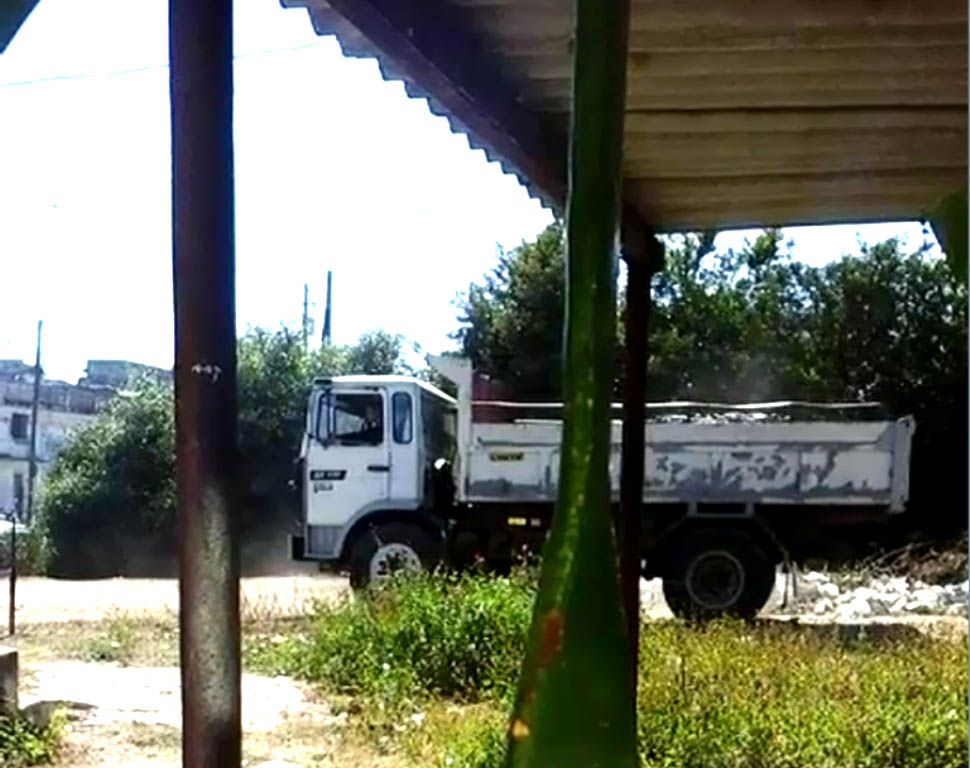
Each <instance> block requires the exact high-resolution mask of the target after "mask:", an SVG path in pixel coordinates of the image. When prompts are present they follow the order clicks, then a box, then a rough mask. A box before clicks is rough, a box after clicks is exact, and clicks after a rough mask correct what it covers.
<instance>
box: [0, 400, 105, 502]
mask: <svg viewBox="0 0 970 768" xmlns="http://www.w3.org/2000/svg"><path fill="white" fill-rule="evenodd" d="M93 418H94V413H93V411H92V412H91V413H75V412H71V411H60V410H53V409H50V408H40V409H38V411H37V481H36V483H35V493H36V490H37V489H38V488H39V487H40V484H41V483H42V482H43V475H44V472H45V471H46V470H47V468H48V467H49V466H50V463H51V461H52V460H53V459H54V456H56V455H57V451H58V449H59V448H60V447H61V445H62V444H63V442H64V440H65V439H66V438H67V436H68V434H69V433H70V431H71V430H72V429H74V428H76V427H78V426H80V425H82V424H85V423H87V422H89V421H90V420H91V419H93ZM29 455H30V404H29V403H28V404H15V405H11V404H7V403H3V404H0V512H2V513H9V512H10V511H12V510H17V511H19V512H20V513H21V515H23V513H24V510H26V507H27V475H28V467H29Z"/></svg>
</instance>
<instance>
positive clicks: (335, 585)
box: [0, 574, 967, 768]
mask: <svg viewBox="0 0 970 768" xmlns="http://www.w3.org/2000/svg"><path fill="white" fill-rule="evenodd" d="M641 589H642V594H643V610H644V614H645V615H646V616H647V617H649V618H655V619H659V618H664V617H666V616H669V611H668V610H667V607H666V605H665V604H664V601H663V596H662V593H661V590H660V587H659V584H658V583H657V582H642V583H641ZM0 592H2V597H3V598H4V599H2V600H0V616H6V612H7V603H6V599H5V598H6V590H2V589H0ZM347 593H348V586H347V582H346V580H345V579H341V578H337V577H334V576H324V575H319V574H313V575H298V576H280V577H256V578H246V579H243V580H242V581H241V596H242V614H243V620H244V621H248V622H252V623H253V624H254V625H255V626H263V627H265V626H269V625H270V624H272V623H273V622H281V621H285V620H287V619H292V618H293V617H297V616H299V615H300V614H301V613H302V612H303V611H305V609H306V608H307V607H308V606H309V605H310V604H311V603H312V602H313V601H315V600H321V599H323V600H329V599H335V598H339V597H340V596H341V595H345V594H347ZM177 608H178V583H177V582H176V581H175V580H172V579H108V580H100V581H86V582H85V581H56V580H52V579H41V578H28V579H23V580H21V581H20V582H19V584H18V590H17V617H18V627H19V631H18V634H17V637H16V638H14V639H12V640H10V641H8V643H9V644H10V645H13V646H14V647H17V648H18V649H19V651H20V667H21V684H20V688H21V706H27V705H29V704H31V703H34V702H38V701H51V702H58V703H59V706H60V707H61V709H62V711H63V712H64V713H65V715H66V717H67V726H66V732H65V734H64V749H63V754H62V760H61V761H60V762H59V766H70V767H71V768H109V766H117V767H119V768H127V767H129V766H130V767H131V768H134V767H135V766H139V767H144V768H163V767H164V768H168V767H169V766H173V767H174V766H177V765H179V764H180V723H181V700H180V682H179V670H178V667H177V666H175V665H176V664H177V659H178V649H177V640H176V637H175V631H174V630H175V628H176V627H177ZM769 610H770V606H769ZM813 619H814V617H811V618H809V617H804V618H803V619H798V618H794V619H793V618H791V617H787V618H786V619H784V620H786V621H793V620H795V621H803V622H804V623H812V622H813ZM769 620H771V619H769ZM884 623H886V622H884ZM890 624H891V626H889V625H888V624H887V626H886V627H885V629H886V630H893V631H895V630H905V631H906V632H910V633H915V632H917V631H919V632H924V631H932V632H934V633H942V634H950V633H952V632H960V633H963V634H964V636H965V635H966V628H967V621H966V619H956V618H955V617H910V618H909V619H908V620H903V621H899V620H894V621H893V622H891V623H890ZM868 626H869V628H870V629H871V628H872V626H873V625H872V624H869V625H868ZM113 627H114V629H112V628H113ZM119 627H120V629H119ZM132 628H134V629H132ZM844 629H847V630H851V629H852V628H851V627H845V628H844ZM881 629H882V628H881ZM121 630H124V631H126V632H128V633H129V634H130V633H132V632H134V637H135V639H134V640H132V639H131V638H130V637H129V639H128V641H127V642H126V641H125V636H124V634H123V633H122V634H118V633H119V632H121ZM112 631H113V632H115V634H111V633H112ZM282 631H285V629H284V630H282ZM112 638H117V639H116V640H112ZM119 641H120V644H125V645H126V647H125V648H123V649H121V650H124V651H125V656H124V658H120V659H119V658H112V655H111V654H112V648H113V647H114V646H117V645H119ZM106 643H107V646H105V644H106ZM94 649H99V650H98V653H101V654H105V655H103V656H98V657H95V658H92V653H93V650H94ZM96 658H100V659H101V660H100V661H99V660H95V659H96ZM242 699H243V702H242V714H243V732H244V740H243V750H244V758H245V762H244V765H246V766H256V765H259V764H260V763H263V762H268V761H279V762H278V763H276V764H275V766H279V768H283V766H289V765H293V766H311V765H312V766H320V767H321V768H328V767H329V766H347V765H354V766H377V767H378V768H397V766H398V765H399V763H398V761H396V760H395V759H394V758H392V757H388V756H386V755H380V754H377V753H376V752H375V751H374V750H373V749H371V748H370V747H367V746H366V745H362V744H355V743H354V742H353V741H352V740H348V739H345V738H341V730H342V729H343V728H344V727H345V723H346V720H345V718H346V715H340V714H334V712H333V711H332V710H331V708H330V707H329V706H328V704H327V702H326V701H323V700H321V699H320V697H319V696H317V695H315V693H314V691H313V690H312V688H310V687H309V686H306V685H303V684H301V683H299V682H297V681H294V680H292V679H289V678H285V677H276V678H270V677H265V676H261V675H252V674H245V675H244V676H243V691H242ZM275 766H274V768H275Z"/></svg>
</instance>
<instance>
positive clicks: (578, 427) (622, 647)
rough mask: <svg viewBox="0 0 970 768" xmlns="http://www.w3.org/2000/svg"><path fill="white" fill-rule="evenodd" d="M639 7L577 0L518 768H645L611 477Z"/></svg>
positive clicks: (619, 0)
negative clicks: (554, 473)
mask: <svg viewBox="0 0 970 768" xmlns="http://www.w3.org/2000/svg"><path fill="white" fill-rule="evenodd" d="M628 25H629V0H608V1H607V2H603V0H576V5H575V30H576V31H575V47H574V54H573V113H572V126H571V134H570V164H569V201H568V205H567V211H566V236H567V266H566V268H567V272H568V274H567V288H566V326H565V327H566V332H565V339H564V343H565V355H564V371H563V375H564V379H563V397H564V403H565V414H564V415H565V425H564V428H563V444H562V454H561V456H562V458H561V462H560V472H559V499H558V502H557V505H556V513H555V515H554V517H553V522H552V529H551V531H550V533H549V539H548V541H547V543H546V547H545V550H544V553H543V562H542V573H541V576H540V582H539V595H538V598H537V600H536V607H535V613H534V616H533V621H532V627H531V630H530V636H529V642H528V648H527V651H526V659H525V663H524V667H523V672H522V676H521V679H520V681H519V690H518V695H517V699H516V703H515V710H514V712H513V716H512V720H511V723H510V727H509V757H508V764H509V766H512V767H513V768H526V767H528V768H539V767H540V766H542V768H545V767H546V766H556V768H571V766H577V768H578V767H579V766H582V768H588V766H592V765H596V766H600V767H601V768H612V767H613V766H616V767H617V768H619V767H620V766H623V768H629V767H631V766H635V765H636V762H637V757H636V716H635V710H634V703H633V701H632V700H631V696H632V693H631V689H630V685H629V682H628V681H629V677H628V675H629V668H628V659H629V656H628V653H627V649H628V646H627V636H626V626H625V623H624V614H623V608H622V604H621V600H620V582H619V570H618V560H617V547H616V541H615V538H614V533H613V526H612V521H611V518H610V487H609V475H608V462H609V444H610V434H609V433H610V421H609V417H610V413H609V402H610V391H611V385H612V381H613V361H614V344H615V335H616V329H615V327H614V326H615V316H616V277H617V261H616V254H617V229H618V224H619V216H620V177H621V166H620V161H621V158H622V144H623V112H624V105H625V98H626V54H627V32H628Z"/></svg>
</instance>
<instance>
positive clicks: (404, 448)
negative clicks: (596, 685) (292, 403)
mask: <svg viewBox="0 0 970 768" xmlns="http://www.w3.org/2000/svg"><path fill="white" fill-rule="evenodd" d="M430 359H431V361H432V364H433V365H434V367H435V368H436V369H437V370H438V371H439V372H440V373H441V374H443V375H444V376H445V377H446V378H448V379H450V380H451V381H452V382H453V383H454V385H455V388H456V390H457V398H452V397H450V396H449V395H447V394H445V393H444V392H443V391H441V390H439V389H437V388H436V387H433V386H431V385H430V384H428V383H426V382H424V381H421V380H418V379H416V378H411V377H406V376H340V377H335V378H332V379H319V380H317V381H315V382H314V385H313V388H312V392H311V395H310V398H309V403H308V410H307V419H306V434H305V436H304V440H303V445H302V451H301V478H302V486H303V487H302V503H303V520H302V527H303V530H302V535H299V536H294V537H292V542H291V547H292V556H293V557H294V558H295V559H299V560H316V561H319V562H321V563H322V564H326V565H328V566H330V567H333V568H335V569H341V570H347V571H349V573H350V578H351V582H352V584H353V585H354V586H355V587H360V586H364V585H366V584H367V583H369V582H371V581H373V580H375V579H379V578H381V577H382V576H384V575H385V574H387V573H389V572H392V571H394V570H396V569H409V568H410V569H419V568H430V567H433V566H435V565H437V564H438V563H441V562H443V561H448V562H450V563H454V564H466V563H470V562H476V561H477V562H480V563H485V564H488V565H490V566H492V567H494V568H499V569H500V568H504V567H508V566H509V565H510V564H511V563H512V562H513V560H514V558H515V557H517V555H518V554H519V553H520V552H521V551H522V550H523V548H532V549H537V548H538V546H539V545H541V542H542V541H543V539H544V536H545V533H546V531H547V529H548V526H549V522H550V519H551V516H552V510H553V504H554V501H555V498H556V492H557V488H556V486H557V482H558V477H559V457H560V439H561V422H559V421H558V420H555V419H551V418H548V417H546V416H545V415H543V413H544V411H543V409H547V410H549V409H554V408H555V404H537V403H510V402H499V403H496V402H488V403H482V402H479V401H473V399H472V397H473V387H472V382H473V372H472V368H471V365H470V363H469V362H468V361H467V360H463V359H461V358H451V357H440V358H430ZM796 405H797V404H790V403H788V404H786V403H781V404H761V405H757V406H751V405H745V406H735V407H721V406H713V405H710V404H704V405H701V404H689V403H679V404H678V403H673V404H652V405H648V423H647V428H646V441H647V442H646V446H645V448H646V464H645V478H644V488H643V501H644V507H643V515H644V516H643V541H642V553H643V555H642V563H643V574H644V576H645V577H647V578H651V577H657V576H659V577H661V578H662V580H663V587H664V594H665V597H666V599H667V602H668V604H669V605H670V607H671V609H672V610H673V611H674V612H675V613H678V614H680V615H694V616H697V615H702V616H711V615H718V614H722V613H730V614H735V615H752V614H754V613H756V612H757V611H758V610H760V609H761V608H762V606H763V605H764V603H765V602H766V600H767V599H768V596H769V594H770V592H771V589H772V587H773V585H774V580H775V573H776V570H777V567H778V566H779V564H782V563H785V562H789V561H797V560H800V559H804V558H808V557H816V556H822V555H824V554H825V552H826V550H827V548H828V547H829V545H831V544H832V543H833V542H837V541H838V540H839V539H840V538H841V537H843V536H847V535H848V531H850V530H853V529H855V530H858V526H860V525H861V526H871V525H872V524H874V523H878V522H885V521H886V520H887V519H888V518H889V516H891V515H893V514H895V513H899V512H902V511H904V509H905V506H906V502H907V496H908V483H909V458H910V446H911V440H912V436H913V432H914V429H915V425H914V422H913V420H912V419H911V418H909V417H904V418H900V419H886V418H885V417H884V416H883V415H881V414H880V415H877V416H876V418H875V419H874V418H872V417H870V418H868V419H864V418H859V417H855V418H853V419H852V420H846V419H845V418H844V417H843V418H842V419H839V418H837V416H838V415H839V414H844V413H846V408H847V407H848V406H844V405H843V406H838V405H827V406H808V405H804V404H803V405H801V406H800V407H798V408H796V407H795V406H796ZM863 407H864V406H862V405H854V406H853V408H858V409H862V408H863ZM483 410H487V411H488V421H487V422H483V421H481V420H479V419H477V418H476V419H473V415H474V414H475V413H476V411H477V412H478V413H482V412H483ZM496 412H503V413H505V414H506V415H505V418H502V419H496V417H495V414H496ZM537 412H538V413H539V415H538V416H536V413H537ZM793 414H794V415H793ZM620 434H621V422H620V421H619V420H616V421H614V422H613V425H612V436H611V440H612V446H611V452H610V478H611V482H612V487H613V492H614V502H616V500H617V499H618V490H619V474H620V448H621V444H620V443H621V441H620ZM614 507H615V503H614Z"/></svg>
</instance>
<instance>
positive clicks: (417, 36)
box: [284, 0, 967, 231]
mask: <svg viewBox="0 0 970 768" xmlns="http://www.w3.org/2000/svg"><path fill="white" fill-rule="evenodd" d="M284 4H285V5H291V6H305V7H306V8H307V9H308V11H309V12H310V16H311V19H312V20H313V24H314V27H315V29H316V30H317V31H318V32H319V33H321V34H336V35H337V38H338V40H339V41H340V43H341V45H342V47H343V49H344V51H345V53H347V54H348V55H355V56H376V57H377V59H378V61H379V62H380V65H381V70H382V72H383V73H384V75H385V77H388V78H393V79H400V80H403V81H404V82H405V85H406V87H407V89H408V92H409V93H410V94H412V95H414V96H420V97H427V98H428V99H429V102H430V104H431V109H432V111H434V112H436V113H438V114H443V115H445V116H446V117H448V118H449V120H450V121H451V124H452V127H453V128H454V129H455V130H457V131H461V132H465V133H467V134H468V135H469V139H470V141H471V143H472V146H475V147H479V148H482V149H484V150H485V151H486V153H487V154H488V155H489V157H490V158H492V159H496V160H498V161H499V162H501V163H502V164H503V167H505V168H506V170H508V171H510V172H512V173H516V174H517V175H518V176H519V178H520V179H522V181H523V182H524V183H526V185H527V186H528V187H529V188H530V190H531V191H532V192H533V193H534V194H537V195H539V196H540V197H542V198H544V199H545V200H546V201H547V202H551V203H554V204H557V205H561V203H562V201H563V198H564V189H565V185H564V173H565V138H564V137H565V136H566V135H567V132H568V121H569V105H570V72H571V62H570V45H571V39H572V33H571V28H572V3H571V1H570V0H425V2H417V1H416V0H329V2H325V1H324V0H284ZM624 177H625V178H624V195H625V199H626V202H627V204H628V205H630V206H631V207H633V208H634V209H636V210H638V211H639V212H640V214H641V217H642V218H643V220H644V221H645V222H646V223H648V224H651V225H652V226H654V227H655V228H656V229H658V230H666V231H675V230H684V229H699V228H721V227H740V226H749V225H766V224H796V223H802V224H809V223H832V222H839V221H849V222H858V221H868V220H891V219H914V218H919V217H921V215H922V214H923V213H924V212H925V211H926V210H927V209H928V208H929V207H930V206H931V205H932V204H933V203H934V202H935V201H936V200H937V199H938V198H939V197H940V196H941V195H943V194H945V193H948V192H950V191H952V190H953V189H956V188H957V187H960V186H963V185H964V184H965V183H966V178H967V4H966V2H965V1H964V0H810V1H809V0H774V1H773V2H767V1H763V2H754V1H753V0H633V3H632V15H631V26H630V53H629V62H628V86H627V117H626V130H625V140H624Z"/></svg>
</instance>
